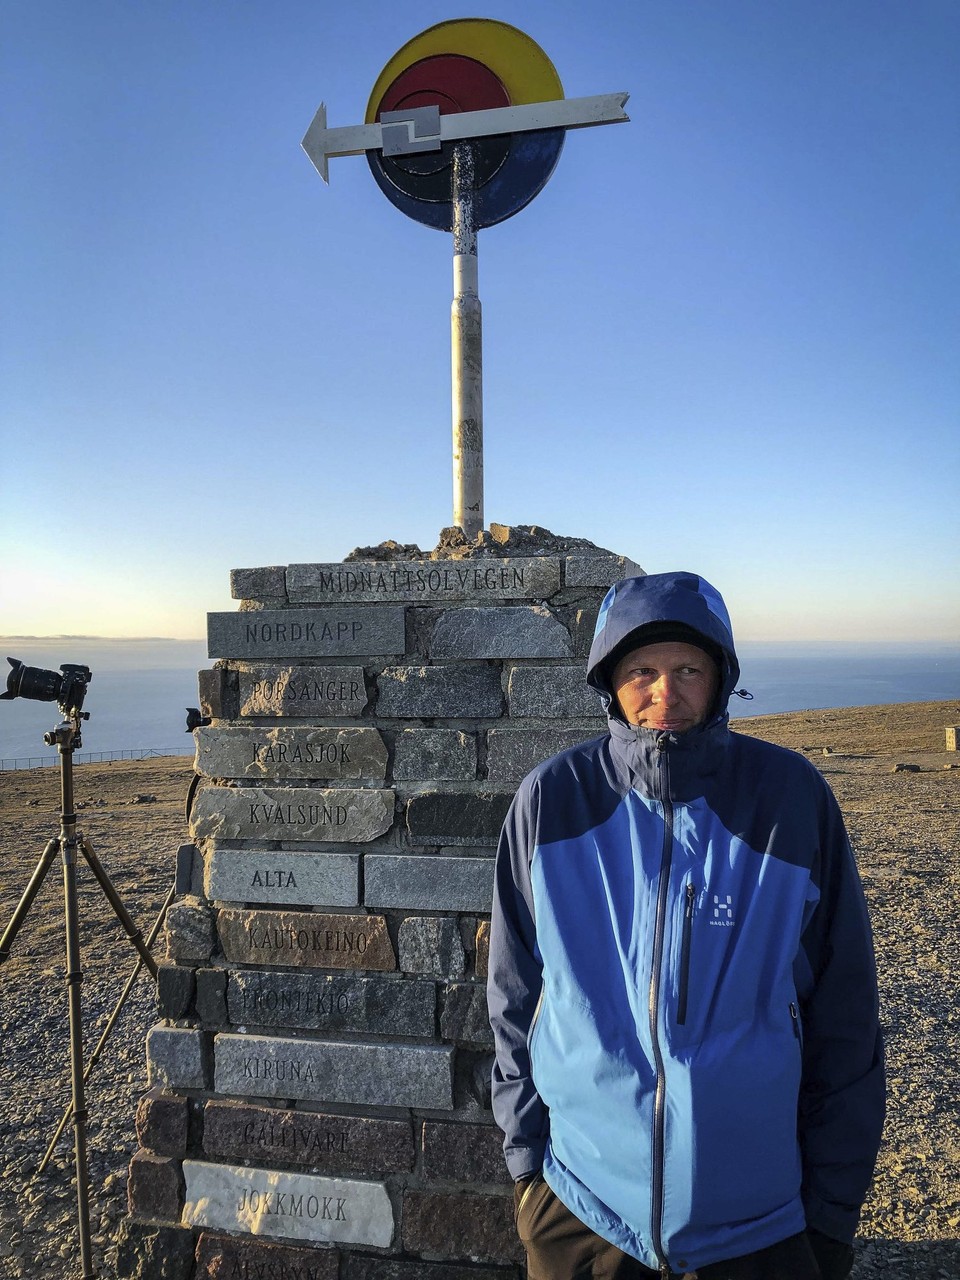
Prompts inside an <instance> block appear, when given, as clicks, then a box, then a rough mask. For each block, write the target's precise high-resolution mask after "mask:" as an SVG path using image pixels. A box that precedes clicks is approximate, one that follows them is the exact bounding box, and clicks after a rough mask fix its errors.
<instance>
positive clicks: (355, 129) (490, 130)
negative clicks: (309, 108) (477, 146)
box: [300, 93, 630, 182]
mask: <svg viewBox="0 0 960 1280" xmlns="http://www.w3.org/2000/svg"><path fill="white" fill-rule="evenodd" d="M629 96H630V95H629V94H628V93H605V94H599V95H598V96H597V97H593V98H560V99H559V100H557V101H555V102H528V103H524V104H523V105H522V106H519V107H491V108H489V109H488V110H486V111H459V112H455V113H454V114H452V115H443V116H442V115H440V114H439V111H438V109H437V108H436V107H418V108H413V109H411V110H408V111H390V112H386V113H384V117H383V123H384V124H385V125H386V128H383V127H382V126H381V124H379V123H378V124H355V125H346V126H344V127H342V128H340V129H328V128H327V108H326V104H325V103H322V102H321V103H320V107H319V109H318V110H317V114H316V115H315V116H314V117H313V120H312V122H311V124H310V128H309V129H308V130H307V132H306V133H305V134H304V135H303V141H302V142H301V144H300V145H301V146H302V147H303V149H304V151H305V152H306V153H307V155H308V156H309V157H310V160H311V161H312V162H313V164H314V166H315V167H316V170H317V172H318V173H319V174H320V177H321V178H322V179H323V180H324V182H329V181H330V179H329V177H328V169H327V161H328V160H329V158H330V157H331V156H358V155H362V154H363V153H364V152H365V151H381V150H382V151H383V152H384V154H387V155H404V154H407V153H412V152H420V151H439V150H440V148H441V146H442V145H443V143H445V142H456V141H458V140H459V139H462V138H488V137H492V136H494V135H495V134H501V133H528V132H530V131H531V130H532V129H583V128H585V127H586V126H588V125H593V124H625V123H627V122H628V121H629V119H630V117H629V116H628V115H627V114H626V112H625V111H624V109H623V108H624V106H625V104H626V101H627V99H628V98H629Z"/></svg>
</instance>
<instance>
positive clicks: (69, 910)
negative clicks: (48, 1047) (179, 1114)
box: [0, 704, 173, 1280]
mask: <svg viewBox="0 0 960 1280" xmlns="http://www.w3.org/2000/svg"><path fill="white" fill-rule="evenodd" d="M60 709H61V711H62V712H63V714H64V715H65V716H66V717H67V718H66V719H65V720H64V721H63V723H62V724H59V725H57V727H56V728H55V729H53V730H51V732H50V733H45V734H44V735H43V740H44V742H45V743H46V744H47V746H50V747H52V746H56V748H57V750H58V752H59V754H60V795H61V803H60V831H59V834H58V835H56V836H54V838H53V839H52V840H50V841H49V843H48V844H47V846H46V848H45V849H44V851H43V854H42V856H41V858H40V861H39V862H38V863H37V867H36V869H35V871H34V873H33V875H32V876H31V878H30V883H29V884H28V885H27V887H26V889H25V890H24V892H23V896H22V897H21V899H20V901H19V903H18V904H17V907H16V910H15V911H14V913H13V915H12V916H11V918H10V923H9V924H8V925H7V927H6V929H5V930H4V933H3V937H2V938H0V963H2V962H3V961H4V960H6V959H7V957H8V956H9V954H10V948H11V947H12V946H13V943H14V940H15V939H16V936H17V934H18V933H19V931H20V926H21V925H22V924H23V922H24V920H25V919H26V916H27V913H28V911H29V910H30V907H31V905H32V903H33V900H34V898H35V897H36V896H37V893H38V892H39V890H40V887H41V885H42V884H43V882H44V879H45V878H46V875H47V872H48V871H49V870H50V866H51V864H52V863H53V860H54V858H55V857H56V855H57V852H58V850H59V852H60V853H61V854H62V855H63V897H64V921H65V935H66V936H65V941H66V959H67V974H66V982H67V999H68V1006H69V1018H70V1082H71V1097H72V1101H71V1104H70V1106H69V1107H68V1108H67V1110H66V1112H65V1113H64V1118H63V1120H62V1121H61V1123H60V1128H59V1129H58V1130H57V1134H56V1135H54V1139H53V1142H51V1144H50V1147H49V1148H48V1149H47V1154H46V1155H45V1156H44V1159H43V1163H42V1164H41V1166H40V1170H42V1169H43V1168H44V1167H45V1166H46V1162H47V1160H48V1159H49V1157H50V1154H51V1151H52V1149H53V1143H54V1142H56V1139H57V1136H59V1134H60V1133H61V1132H62V1130H63V1127H64V1125H65V1124H66V1122H67V1119H68V1118H69V1117H70V1116H71V1115H72V1118H73V1132H74V1154H75V1157H76V1182H77V1220H78V1225H79V1234H80V1265H81V1267H82V1275H83V1280H96V1275H97V1273H96V1271H94V1269H93V1259H92V1253H91V1247H90V1191H89V1177H88V1171H87V1135H86V1119H87V1109H86V1102H85V1097H84V1084H85V1081H86V1080H87V1078H88V1077H89V1074H90V1071H91V1070H92V1068H93V1066H94V1064H95V1062H96V1058H97V1056H98V1055H99V1052H100V1050H101V1049H102V1048H103V1045H104V1043H105V1041H106V1036H107V1035H108V1034H109V1032H110V1030H111V1029H112V1027H113V1024H114V1022H115V1021H116V1018H117V1016H118V1014H119V1012H120V1008H121V1006H122V1004H123V1001H124V1000H125V999H126V997H127V993H128V992H129V990H130V988H131V987H132V985H133V980H134V978H135V977H136V975H137V973H138V972H139V970H140V966H141V964H143V965H146V967H147V969H148V970H149V972H150V974H151V975H152V976H153V977H154V978H156V976H157V965H156V962H155V961H154V959H153V957H152V956H151V954H150V950H149V945H152V943H153V941H154V940H155V938H156V936H157V934H158V933H159V931H160V926H161V924H162V921H163V916H164V913H165V912H166V909H167V905H168V904H169V902H170V901H171V898H172V896H173V890H171V893H170V895H169V896H168V897H167V900H166V902H165V903H164V905H163V908H162V910H161V912H160V916H159V918H158V920H157V922H156V924H155V926H154V928H153V930H152V931H151V935H150V938H149V941H148V943H145V942H144V940H143V936H142V935H141V933H140V931H139V930H138V929H137V927H136V926H135V925H134V923H133V921H132V920H131V918H130V916H129V914H128V912H127V909H126V907H124V905H123V903H122V902H121V900H120V895H119V894H118V893H117V891H116V889H115V888H114V887H113V885H112V884H111V882H110V879H109V877H108V876H107V873H106V871H104V869H103V867H102V866H101V865H100V862H99V861H98V859H97V856H96V854H95V853H94V851H93V848H92V846H91V845H90V843H89V841H87V840H86V839H85V838H84V836H83V834H82V833H81V832H79V831H78V830H77V816H76V814H75V813H74V803H73V753H74V750H75V749H76V748H77V747H79V746H80V720H81V717H82V718H86V717H85V715H84V713H82V712H81V711H80V710H79V707H78V706H71V707H68V706H65V705H64V704H61V707H60ZM78 850H79V852H80V853H81V854H82V855H83V858H84V861H85V862H86V864H87V866H88V867H89V868H90V870H91V871H92V872H93V874H94V876H95V877H96V879H97V883H98V884H99V885H100V888H101V889H102V890H103V892H104V894H105V895H106V898H107V901H108V902H109V903H110V905H111V907H113V910H114V912H115V913H116V916H117V918H118V919H119V921H120V923H121V924H122V925H123V928H124V931H125V932H126V934H127V937H128V938H129V939H130V941H131V943H132V944H133V946H134V947H135V948H136V950H137V952H138V953H139V956H140V959H139V960H138V962H137V966H136V969H135V970H134V972H133V974H131V977H130V980H129V981H128V983H127V986H126V987H125V988H124V991H123V994H122V995H121V997H120V1002H119V1004H118V1005H117V1007H116V1008H115V1009H114V1012H113V1014H112V1016H111V1018H110V1020H109V1022H108V1024H107V1028H106V1031H105V1032H104V1035H103V1036H102V1037H101V1040H100V1043H99V1044H98V1045H97V1049H96V1051H95V1053H94V1055H93V1057H92V1058H91V1061H90V1064H89V1066H88V1068H87V1071H86V1072H84V1069H83V1019H82V1009H81V1001H80V984H81V983H82V982H83V970H82V968H81V959H80V915H79V907H78V901H77V851H78ZM40 1170H38V1172H39V1171H40Z"/></svg>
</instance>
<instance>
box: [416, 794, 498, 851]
mask: <svg viewBox="0 0 960 1280" xmlns="http://www.w3.org/2000/svg"><path fill="white" fill-rule="evenodd" d="M512 799H513V797H512V795H510V794H509V793H507V792H503V791H481V792H470V791H426V792H424V793H423V794H421V795H415V796H411V797H410V799H409V800H408V801H407V830H408V831H409V833H410V838H411V839H412V840H414V841H417V842H419V843H420V844H476V845H482V844H489V845H495V844H496V843H497V841H498V840H499V838H500V828H501V827H502V826H503V820H504V818H506V816H507V810H508V809H509V808H510V801H511V800H512Z"/></svg>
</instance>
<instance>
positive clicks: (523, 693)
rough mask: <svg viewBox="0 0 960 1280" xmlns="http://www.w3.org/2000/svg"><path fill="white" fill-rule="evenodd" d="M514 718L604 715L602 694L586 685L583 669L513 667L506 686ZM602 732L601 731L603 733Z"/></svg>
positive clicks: (568, 667) (572, 667) (580, 666)
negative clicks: (601, 700)
mask: <svg viewBox="0 0 960 1280" xmlns="http://www.w3.org/2000/svg"><path fill="white" fill-rule="evenodd" d="M507 701H508V705H509V708H510V714H511V715H512V716H543V717H544V718H546V719H551V720H556V719H564V718H565V717H567V716H571V717H573V716H603V705H602V703H601V702H600V695H599V694H598V693H597V692H596V690H594V689H591V688H590V686H589V685H588V684H587V680H586V673H585V669H584V666H583V665H581V664H580V663H577V665H576V666H563V667H561V666H557V667H527V666H523V667H514V668H513V670H512V671H511V672H510V678H509V682H508V685H507ZM601 732H602V730H601Z"/></svg>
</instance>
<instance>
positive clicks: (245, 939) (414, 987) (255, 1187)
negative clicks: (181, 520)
mask: <svg viewBox="0 0 960 1280" xmlns="http://www.w3.org/2000/svg"><path fill="white" fill-rule="evenodd" d="M637 572H642V570H640V569H639V567H638V566H637V565H635V564H633V563H632V562H631V561H629V560H626V559H625V558H624V557H622V556H618V555H615V554H612V553H610V552H607V551H603V550H601V549H599V548H597V547H595V546H593V545H592V544H591V543H588V542H586V541H584V540H583V539H576V538H558V537H554V536H553V535H551V534H549V533H548V532H547V531H545V530H541V529H536V528H524V529H512V530H511V529H507V528H504V527H501V526H497V525H493V526H491V528H490V529H489V530H483V531H481V533H480V535H479V536H478V537H477V538H476V539H475V540H473V541H467V539H466V538H465V537H464V535H463V534H462V532H461V531H460V530H459V529H449V530H445V531H444V533H443V535H442V537H441V541H440V544H439V546H438V547H437V549H436V550H434V551H432V552H429V553H423V552H421V551H420V550H419V548H417V547H409V546H407V547H402V546H398V545H396V544H393V543H387V544H385V545H383V546H381V547H377V548H366V549H362V550H358V551H356V552H354V553H352V555H351V556H349V557H348V558H347V559H346V560H345V561H344V562H343V563H338V564H300V565H289V566H287V567H285V568H284V567H271V568H262V569H240V570H236V571H235V572H234V573H233V574H232V575H231V576H232V590H233V595H234V597H235V598H237V599H239V601H240V605H239V609H238V611H237V612H236V613H223V614H211V615H210V617H209V653H210V656H211V657H212V658H215V659H216V664H215V666H214V667H213V668H212V669H211V670H208V671H203V672H201V673H200V687H201V697H202V703H203V711H204V713H205V715H206V717H208V718H209V723H208V724H206V725H204V726H203V727H202V728H200V729H198V730H197V731H196V738H197V771H198V773H199V775H200V776H201V783H200V786H199V788H198V790H197V791H196V794H195V797H194V802H193V806H192V811H191V818H190V833H191V836H192V843H191V844H188V845H185V846H184V847H183V848H182V849H181V852H180V859H179V866H178V888H179V891H180V892H179V895H178V897H177V899H176V901H175V902H174V904H173V906H172V907H171V909H170V912H169V916H168V923H167V933H166V960H165V962H164V963H162V964H161V968H160V978H159V986H158V990H159V1015H160V1020H159V1021H158V1023H157V1025H156V1026H155V1027H153V1028H152V1030H151V1031H150V1033H149V1035H148V1038H147V1060H148V1069H149V1079H150V1084H151V1089H150V1092H149V1093H148V1094H147V1095H146V1097H145V1098H144V1099H143V1101H142V1103H141V1105H140V1108H139V1111H138V1116H137V1132H138V1136H139V1140H140V1143H141V1150H139V1151H138V1152H137V1154H136V1155H135V1156H134V1159H133V1161H132V1164H131V1167H130V1178H129V1205H130V1217H129V1218H128V1219H127V1220H126V1221H125V1222H124V1224H123V1227H122V1229H121V1236H120V1241H119V1248H118V1273H119V1275H120V1276H121V1277H134V1276H136V1277H160V1276H162V1277H164V1280H214V1278H215V1277H216V1280H225V1278H226V1277H241V1278H242V1280H248V1278H250V1280H253V1278H254V1277H260V1276H263V1277H270V1278H271V1280H294V1277H297V1278H304V1280H307V1278H309V1280H471V1278H473V1280H482V1278H483V1277H489V1280H494V1278H495V1277H499V1278H501V1280H506V1278H507V1277H516V1276H518V1275H519V1274H520V1271H519V1264H520V1262H521V1256H522V1254H521V1250H520V1246H519V1244H518V1241H517V1238H516V1234H515V1231H514V1227H513V1213H512V1197H511V1185H510V1180H509V1176H508V1174H507V1171H506V1168H505V1165H504V1163H503V1156H502V1152H501V1134H500V1132H499V1130H498V1129H497V1128H496V1126H495V1125H494V1123H493V1117H492V1115H491V1113H490V1110H489V1094H490V1084H489V1081H490V1068H491V1047H492V1039H491V1034H490V1030H489V1027H488V1023H487V1013H486V1000H485V987H484V980H485V977H486V964H487V946H488V931H489V910H490V904H491V894H492V875H493V855H494V852H495V846H496V841H497V837H498V833H499V830H500V826H501V823H502V821H503V817H504V815H505V813H506V810H507V807H508V805H509V803H510V800H511V798H512V796H513V793H514V791H515V789H516V786H517V784H518V782H519V781H520V779H521V778H522V777H523V776H524V774H525V773H527V771H528V770H529V769H530V768H532V767H533V766H534V765H535V764H536V763H538V762H539V761H540V760H543V759H545V758H546V757H548V756H550V755H552V754H553V753H555V752H556V751H559V750H562V749H563V748H565V747H567V746H570V745H573V744H574V743H576V742H578V741H582V740H584V739H586V738H590V737H593V736H595V735H596V734H597V733H600V732H603V731H604V729H605V722H604V720H603V719H602V718H601V708H600V704H599V700H598V699H597V696H596V695H595V694H594V693H593V692H592V691H591V690H590V689H589V688H588V687H587V685H586V683H585V678H584V677H585V658H586V655H587V653H588V650H589V647H590V641H591V639H592V635H593V627H594V622H595V619H596V614H597V610H598V607H599V604H600V601H601V599H602V597H603V595H604V593H605V592H606V589H607V588H608V586H609V585H610V584H611V583H612V582H614V581H616V580H617V579H618V578H620V577H623V576H625V575H627V574H630V573H637Z"/></svg>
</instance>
